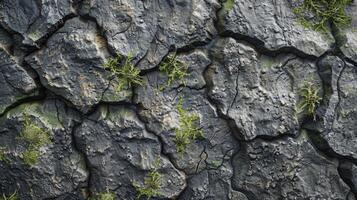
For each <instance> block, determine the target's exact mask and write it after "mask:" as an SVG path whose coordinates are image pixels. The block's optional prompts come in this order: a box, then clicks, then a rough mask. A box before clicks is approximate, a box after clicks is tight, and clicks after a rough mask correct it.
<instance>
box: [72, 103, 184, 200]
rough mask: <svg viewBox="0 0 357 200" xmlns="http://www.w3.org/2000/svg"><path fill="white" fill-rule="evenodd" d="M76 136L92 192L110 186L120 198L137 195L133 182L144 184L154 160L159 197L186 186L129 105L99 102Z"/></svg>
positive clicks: (76, 132)
mask: <svg viewBox="0 0 357 200" xmlns="http://www.w3.org/2000/svg"><path fill="white" fill-rule="evenodd" d="M75 137H76V139H77V140H78V147H79V148H80V149H81V151H83V152H84V154H85V155H86V157H87V159H88V162H89V166H90V168H91V179H90V183H89V184H90V188H89V189H90V190H91V191H92V192H93V193H94V194H95V193H100V192H103V191H104V192H105V191H107V190H110V191H113V192H115V194H116V196H117V198H119V199H128V200H129V199H136V191H135V187H134V186H133V185H134V184H140V185H142V184H144V183H143V182H144V179H145V176H146V174H147V173H148V172H149V171H150V170H153V169H154V167H155V162H157V160H158V161H159V163H160V164H159V167H158V171H159V173H160V174H161V175H162V177H163V178H162V181H161V184H162V187H161V189H160V190H159V193H160V194H161V197H164V198H173V197H176V196H178V194H179V193H180V192H181V191H182V190H183V189H184V188H185V186H186V181H185V174H184V173H182V172H180V171H178V170H177V169H176V168H175V167H174V166H173V165H172V164H171V163H170V161H169V160H168V159H167V158H166V157H165V156H164V155H162V154H161V145H160V142H159V140H158V138H157V137H156V136H155V135H153V134H152V133H149V132H147V131H146V130H145V125H144V124H143V123H142V122H141V121H140V120H139V119H138V117H137V116H136V114H135V112H134V110H133V109H131V108H128V107H124V106H100V107H99V108H98V111H97V112H95V113H93V115H91V116H90V117H89V118H88V119H85V120H84V122H83V124H81V125H80V126H79V127H78V128H77V129H76V131H75Z"/></svg>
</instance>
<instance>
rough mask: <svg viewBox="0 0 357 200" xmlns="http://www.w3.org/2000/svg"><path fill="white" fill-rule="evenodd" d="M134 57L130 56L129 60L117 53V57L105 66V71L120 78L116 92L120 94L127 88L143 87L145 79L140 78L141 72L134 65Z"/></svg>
mask: <svg viewBox="0 0 357 200" xmlns="http://www.w3.org/2000/svg"><path fill="white" fill-rule="evenodd" d="M132 61H133V56H132V54H129V55H128V57H127V58H124V56H122V55H120V54H119V53H117V55H116V57H114V58H111V59H109V60H108V61H107V62H106V63H105V64H104V69H106V70H109V71H110V73H111V74H112V76H115V77H117V78H118V81H119V83H118V85H117V86H116V91H117V92H120V91H122V90H124V89H125V87H128V88H130V87H132V86H138V85H143V82H144V81H143V78H142V77H141V76H140V70H139V69H137V68H135V66H134V65H133V63H132Z"/></svg>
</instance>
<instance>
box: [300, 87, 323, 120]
mask: <svg viewBox="0 0 357 200" xmlns="http://www.w3.org/2000/svg"><path fill="white" fill-rule="evenodd" d="M300 98H301V101H300V105H299V106H298V109H299V113H301V112H305V113H306V114H307V115H309V116H313V117H314V119H315V111H316V109H317V106H318V105H319V103H320V101H321V100H322V98H321V97H320V96H319V89H318V88H317V87H316V86H315V85H314V84H313V83H312V82H305V84H304V86H303V87H302V88H301V89H300Z"/></svg>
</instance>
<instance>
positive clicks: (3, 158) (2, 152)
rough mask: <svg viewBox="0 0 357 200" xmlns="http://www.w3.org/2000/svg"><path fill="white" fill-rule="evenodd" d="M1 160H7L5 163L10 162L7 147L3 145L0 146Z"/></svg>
mask: <svg viewBox="0 0 357 200" xmlns="http://www.w3.org/2000/svg"><path fill="white" fill-rule="evenodd" d="M0 162H5V163H8V162H9V160H8V159H7V157H6V152H5V148H3V147H0Z"/></svg>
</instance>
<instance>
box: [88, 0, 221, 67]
mask: <svg viewBox="0 0 357 200" xmlns="http://www.w3.org/2000/svg"><path fill="white" fill-rule="evenodd" d="M218 8H219V4H218V2H217V0H202V1H194V0H180V1H166V0H154V1H132V0H129V1H128V0H125V1H115V0H99V1H97V0H96V1H94V0H85V1H84V2H83V6H82V13H83V15H88V16H90V17H93V18H95V19H96V21H97V22H98V24H99V26H100V27H102V28H103V29H104V31H105V36H106V38H107V39H108V44H109V47H110V48H111V49H112V50H113V51H116V52H119V53H121V54H124V55H128V54H129V53H134V55H135V57H136V58H137V60H141V59H143V60H141V62H140V64H139V67H140V68H141V69H148V68H153V67H154V66H155V65H157V64H158V63H159V62H160V61H161V59H162V58H163V57H164V56H165V55H166V54H167V53H168V51H169V49H170V47H171V46H172V45H174V46H175V47H176V48H181V47H185V46H189V45H191V44H193V43H202V42H206V41H207V40H209V39H210V38H211V36H212V35H214V34H215V32H216V31H215V28H214V20H215V12H216V10H217V9H218Z"/></svg>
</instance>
